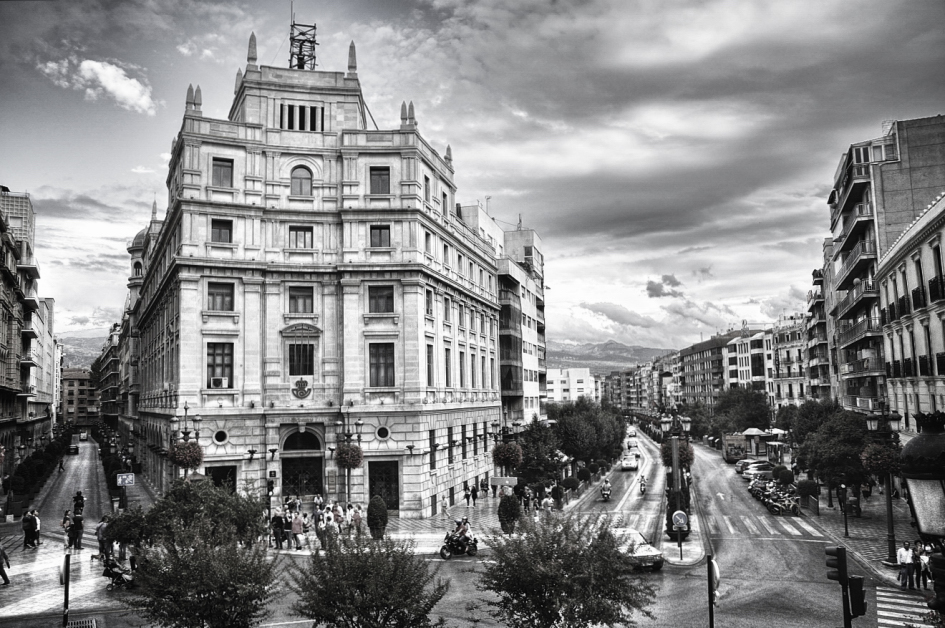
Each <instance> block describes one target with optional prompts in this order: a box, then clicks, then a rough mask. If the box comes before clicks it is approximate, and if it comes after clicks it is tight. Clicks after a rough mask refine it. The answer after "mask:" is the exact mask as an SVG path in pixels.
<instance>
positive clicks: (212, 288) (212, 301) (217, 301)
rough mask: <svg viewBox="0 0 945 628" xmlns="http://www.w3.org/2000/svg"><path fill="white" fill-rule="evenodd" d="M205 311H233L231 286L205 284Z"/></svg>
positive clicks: (229, 284) (225, 284)
mask: <svg viewBox="0 0 945 628" xmlns="http://www.w3.org/2000/svg"><path fill="white" fill-rule="evenodd" d="M207 309H208V310H216V311H221V312H232V311H233V284H231V283H209V284H207Z"/></svg>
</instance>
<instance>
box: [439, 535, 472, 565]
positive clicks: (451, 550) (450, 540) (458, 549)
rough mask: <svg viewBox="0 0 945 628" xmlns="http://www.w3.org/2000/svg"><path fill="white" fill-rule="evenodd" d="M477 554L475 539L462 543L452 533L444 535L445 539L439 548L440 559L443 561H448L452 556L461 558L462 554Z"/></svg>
mask: <svg viewBox="0 0 945 628" xmlns="http://www.w3.org/2000/svg"><path fill="white" fill-rule="evenodd" d="M478 553H479V541H478V540H477V539H476V537H472V538H470V539H469V540H468V541H466V542H465V543H464V542H463V541H461V540H460V538H459V537H458V536H456V535H455V534H453V533H452V532H447V533H446V538H445V539H444V540H443V547H441V548H440V558H442V559H443V560H449V559H450V558H452V557H453V556H454V555H456V556H462V555H463V554H466V555H469V556H475V555H476V554H478Z"/></svg>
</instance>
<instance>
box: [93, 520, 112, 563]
mask: <svg viewBox="0 0 945 628" xmlns="http://www.w3.org/2000/svg"><path fill="white" fill-rule="evenodd" d="M107 527H108V515H104V516H103V517H102V520H101V521H99V522H98V525H96V526H95V540H96V541H98V554H92V558H91V560H95V559H96V558H97V559H98V560H99V562H102V563H104V562H105V559H106V558H108V548H107V547H106V541H105V529H106V528H107Z"/></svg>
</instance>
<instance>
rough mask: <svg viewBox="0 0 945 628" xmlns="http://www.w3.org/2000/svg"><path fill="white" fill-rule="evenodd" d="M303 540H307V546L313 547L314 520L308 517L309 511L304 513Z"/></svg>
mask: <svg viewBox="0 0 945 628" xmlns="http://www.w3.org/2000/svg"><path fill="white" fill-rule="evenodd" d="M302 540H304V541H305V547H307V548H308V549H312V520H311V519H309V518H308V513H307V512H306V513H304V514H303V515H302Z"/></svg>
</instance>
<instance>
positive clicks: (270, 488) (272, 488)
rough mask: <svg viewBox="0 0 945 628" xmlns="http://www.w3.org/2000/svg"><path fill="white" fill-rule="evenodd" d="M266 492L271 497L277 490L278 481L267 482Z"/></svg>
mask: <svg viewBox="0 0 945 628" xmlns="http://www.w3.org/2000/svg"><path fill="white" fill-rule="evenodd" d="M266 490H267V491H269V494H270V495H272V493H273V491H275V490H276V481H275V480H268V481H267V482H266Z"/></svg>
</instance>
